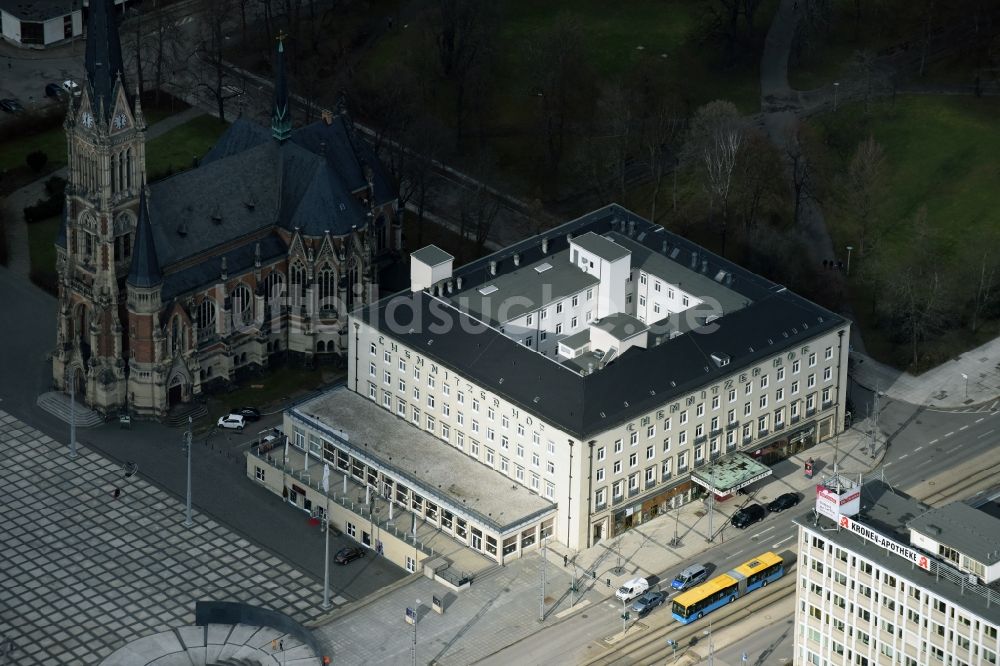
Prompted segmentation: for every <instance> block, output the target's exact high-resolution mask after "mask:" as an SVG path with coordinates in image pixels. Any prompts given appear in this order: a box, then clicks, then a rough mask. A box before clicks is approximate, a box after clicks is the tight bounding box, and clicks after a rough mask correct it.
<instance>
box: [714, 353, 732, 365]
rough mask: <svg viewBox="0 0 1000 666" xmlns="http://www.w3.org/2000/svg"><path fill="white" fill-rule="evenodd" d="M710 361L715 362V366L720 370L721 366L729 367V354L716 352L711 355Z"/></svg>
mask: <svg viewBox="0 0 1000 666" xmlns="http://www.w3.org/2000/svg"><path fill="white" fill-rule="evenodd" d="M712 360H713V361H715V364H716V365H717V366H719V367H720V368H721V367H723V366H726V365H729V361H730V360H731V359H730V357H729V354H723V353H722V352H717V353H714V354H712Z"/></svg>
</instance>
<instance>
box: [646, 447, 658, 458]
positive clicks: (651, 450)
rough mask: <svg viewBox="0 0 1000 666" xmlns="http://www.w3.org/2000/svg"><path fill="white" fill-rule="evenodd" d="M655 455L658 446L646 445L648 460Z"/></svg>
mask: <svg viewBox="0 0 1000 666" xmlns="http://www.w3.org/2000/svg"><path fill="white" fill-rule="evenodd" d="M655 457H656V447H655V446H647V447H646V460H652V459H653V458H655Z"/></svg>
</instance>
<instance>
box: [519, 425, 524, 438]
mask: <svg viewBox="0 0 1000 666" xmlns="http://www.w3.org/2000/svg"><path fill="white" fill-rule="evenodd" d="M517 436H518V437H524V424H522V423H518V424H517Z"/></svg>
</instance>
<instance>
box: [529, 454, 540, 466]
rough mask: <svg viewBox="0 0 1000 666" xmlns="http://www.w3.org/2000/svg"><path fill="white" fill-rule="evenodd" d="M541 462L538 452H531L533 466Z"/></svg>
mask: <svg viewBox="0 0 1000 666" xmlns="http://www.w3.org/2000/svg"><path fill="white" fill-rule="evenodd" d="M540 464H541V458H539V457H538V454H537V453H532V454H531V466H532V467H538V466H539V465H540Z"/></svg>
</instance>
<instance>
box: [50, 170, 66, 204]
mask: <svg viewBox="0 0 1000 666" xmlns="http://www.w3.org/2000/svg"><path fill="white" fill-rule="evenodd" d="M45 193H46V194H47V195H48V196H49V198H50V199H52V198H57V199H59V200H60V201H61V200H62V198H63V197H64V196H66V179H65V178H62V177H60V176H52V177H51V178H49V179H48V180H47V181H45Z"/></svg>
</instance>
